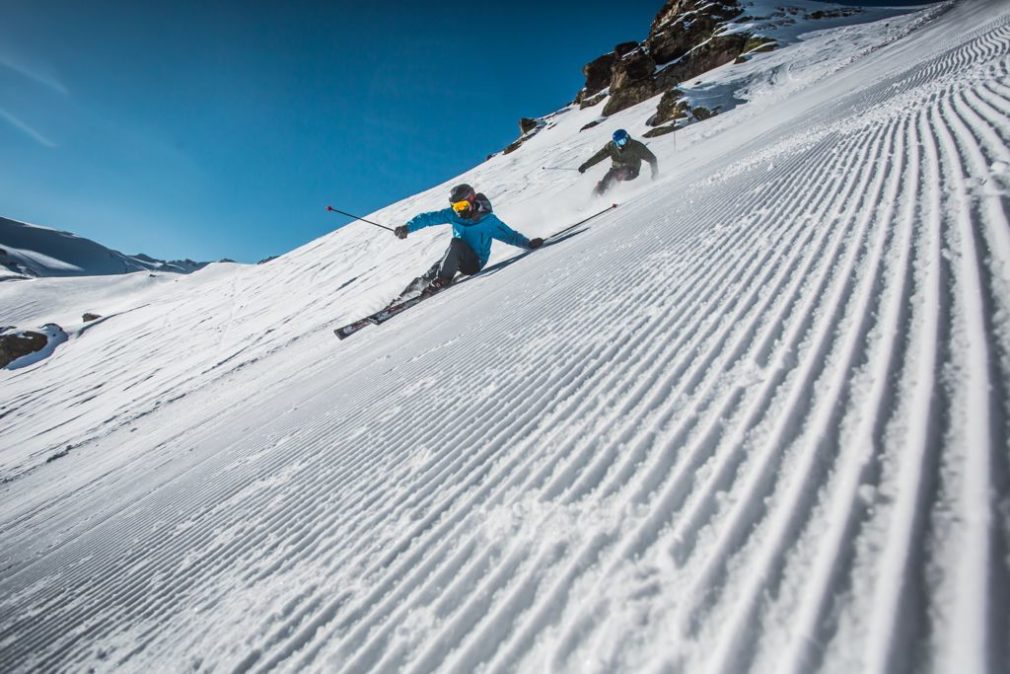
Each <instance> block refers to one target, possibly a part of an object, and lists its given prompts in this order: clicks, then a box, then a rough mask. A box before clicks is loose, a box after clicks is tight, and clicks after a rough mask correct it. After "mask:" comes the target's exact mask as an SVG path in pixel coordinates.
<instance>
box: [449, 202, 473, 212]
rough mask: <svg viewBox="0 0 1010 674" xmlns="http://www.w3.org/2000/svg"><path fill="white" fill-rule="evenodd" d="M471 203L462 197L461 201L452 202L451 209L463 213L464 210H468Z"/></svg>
mask: <svg viewBox="0 0 1010 674" xmlns="http://www.w3.org/2000/svg"><path fill="white" fill-rule="evenodd" d="M472 205H473V204H471V203H470V202H469V201H467V200H466V199H464V200H463V201H454V202H452V210H454V211H456V212H457V213H463V212H464V211H468V210H470V207H471V206H472Z"/></svg>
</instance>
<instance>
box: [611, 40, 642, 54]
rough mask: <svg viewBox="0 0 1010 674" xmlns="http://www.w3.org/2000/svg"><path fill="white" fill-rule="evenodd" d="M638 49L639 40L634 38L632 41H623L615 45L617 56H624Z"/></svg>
mask: <svg viewBox="0 0 1010 674" xmlns="http://www.w3.org/2000/svg"><path fill="white" fill-rule="evenodd" d="M636 49H638V42H637V41H635V40H632V41H631V42H622V43H621V44H619V45H617V46H616V47H614V53H615V54H617V58H624V57H625V56H626V55H627V54H630V53H631V52H633V51H635V50H636Z"/></svg>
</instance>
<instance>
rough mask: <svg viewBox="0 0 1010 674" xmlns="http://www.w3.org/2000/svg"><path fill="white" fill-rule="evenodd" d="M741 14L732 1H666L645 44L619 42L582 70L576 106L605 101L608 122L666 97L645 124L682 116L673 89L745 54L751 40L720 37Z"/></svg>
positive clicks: (738, 36) (742, 35) (736, 35)
mask: <svg viewBox="0 0 1010 674" xmlns="http://www.w3.org/2000/svg"><path fill="white" fill-rule="evenodd" d="M742 13H743V10H742V9H741V8H740V6H739V5H738V4H737V1H736V0H667V2H666V4H664V5H663V7H662V9H660V10H659V13H658V14H657V15H656V18H655V19H654V20H653V22H652V27H651V29H650V30H649V35H648V37H647V38H646V39H645V41H643V42H641V43H638V42H622V43H621V44H619V45H617V46H616V47H614V51H612V52H610V53H608V54H604V55H603V56H600V57H599V58H596V59H594V60H593V61H590V62H589V63H587V64H586V65H585V66H584V67H583V68H582V73H583V74H584V75H585V76H586V85H585V86H584V87H583V88H582V90H581V91H579V93H578V95H577V96H576V98H575V102H576V103H579V104H580V107H582V108H586V107H589V106H590V105H595V104H596V103H597V102H598V101H599V99H601V98H606V99H607V101H606V104H605V105H604V106H603V110H602V111H601V114H602V115H604V116H607V115H612V114H614V113H615V112H619V111H621V110H624V109H626V108H629V107H631V106H633V105H637V104H638V103H641V102H642V101H645V100H648V99H649V98H652V97H653V96H657V95H659V94H661V93H664V92H665V93H668V94H670V96H667V95H664V96H663V98H662V99H660V103H659V107H658V108H657V110H656V114H655V115H653V117H652V118H651V119H650V120H649V122H648V123H649V124H650V125H652V126H658V125H661V124H665V123H666V122H669V121H670V120H672V119H676V118H677V117H681V116H684V115H685V114H686V106H684V105H681V106H678V104H677V102H676V101H677V98H679V95H677V94H675V93H673V92H674V91H675V88H676V86H677V85H678V84H680V83H681V82H684V81H686V80H689V79H691V78H692V77H696V76H698V75H700V74H701V73H703V72H705V71H707V70H711V69H712V68H717V67H719V66H721V65H723V64H725V63H729V62H731V61H734V60H735V59H736V58H737V57H739V56H740V55H741V53H743V52H744V51H745V48H746V46H747V43H748V40H749V39H750V38H751V37H752V36H751V35H749V34H747V33H732V34H728V35H726V34H723V33H724V32H725V31H726V29H727V24H728V23H729V22H730V21H732V20H733V19H735V18H737V17H739V16H740V15H741V14H742ZM663 66H665V67H663ZM657 68H658V71H657Z"/></svg>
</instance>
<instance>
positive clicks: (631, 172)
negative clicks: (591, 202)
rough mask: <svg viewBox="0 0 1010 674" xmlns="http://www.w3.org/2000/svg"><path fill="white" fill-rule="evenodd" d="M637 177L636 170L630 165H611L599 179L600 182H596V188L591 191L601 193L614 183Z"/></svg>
mask: <svg viewBox="0 0 1010 674" xmlns="http://www.w3.org/2000/svg"><path fill="white" fill-rule="evenodd" d="M637 177H638V171H636V170H635V169H633V168H631V167H630V166H611V167H610V170H609V171H607V172H606V173H605V174H604V175H603V178H601V179H600V182H598V183H596V188H595V189H594V190H593V192H594V193H595V194H603V193H604V192H606V191H607V190H609V189H610V188H611V187H613V186H614V183H616V182H618V181H624V180H634V179H635V178H637Z"/></svg>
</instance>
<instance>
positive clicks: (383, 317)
mask: <svg viewBox="0 0 1010 674" xmlns="http://www.w3.org/2000/svg"><path fill="white" fill-rule="evenodd" d="M615 208H617V204H611V205H609V206H607V207H606V208H604V209H603V210H602V211H599V212H597V213H593V214H592V215H590V216H589V217H588V218H584V219H582V220H579V221H578V222H576V223H575V224H574V225H568V226H567V227H565V228H564V229H561V230H558V231H556V232H554V233H553V234H551V235H550V236H548V237H546V238H545V239H544V245H545V246H546V245H547V244H548V243H554V242H557V241H558V237H560V236H561V235H563V234H567V233H568V232H570V231H571V230H573V229H575V228H576V227H578V226H579V225H582V224H585V223H587V222H589V221H590V220H592V219H593V218H595V217H598V216H600V215H603V214H604V213H607V212H608V211H611V210H613V209H615ZM532 252H533V251H532V250H528V251H525V252H523V253H520V254H519V255H515V256H513V257H510V258H508V259H506V260H502V261H501V262H499V263H497V264H494V265H492V266H490V267H488V268H486V269H484V270H483V271H481V272H478V273H477V274H474V275H473V276H471V277H469V278H466V279H463V280H462V281H459V282H458V283H453V284H451V285H449V286H446V288H443V289H442V290H446V289H448V288H451V287H453V286H455V285H459V284H460V283H466V282H467V281H469V280H470V279H474V278H478V277H480V276H482V275H484V274H487V273H488V272H493V271H496V270H498V269H501V268H502V267H505V266H508V265H510V264H512V263H513V262H515V261H516V260H518V259H520V258H522V257H525V256H526V255H529V254H530V253H532ZM439 293H441V291H437V292H433V293H430V294H427V295H421V296H418V297H411V298H410V299H407V300H403V301H401V302H394V303H393V304H390V305H389V306H387V307H385V308H383V309H380V310H379V311H376V312H375V313H374V314H369V315H368V316H365V317H364V318H360V319H358V320H356V321H354V322H353V323H348V324H347V325H345V326H343V327H340V328H337V329H336V330H334V331H333V334H335V335H336V336H337V337H338V338H340V339H346V338H348V337H350V336H351V335H353V334H354V333H356V332H358V331H359V330H361V329H362V328H364V327H367V326H369V325H379V324H381V323H385V322H386V321H388V320H389V319H391V318H393V317H394V316H398V315H399V314H401V313H403V312H404V311H406V310H407V309H410V308H411V307H413V306H415V305H417V304H420V303H421V302H423V301H424V300H426V299H428V298H430V297H434V296H435V295H437V294H439Z"/></svg>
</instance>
